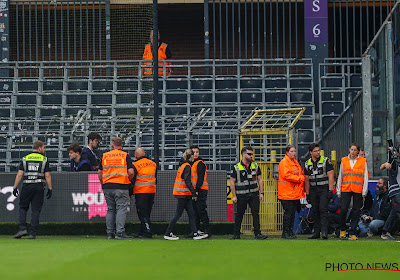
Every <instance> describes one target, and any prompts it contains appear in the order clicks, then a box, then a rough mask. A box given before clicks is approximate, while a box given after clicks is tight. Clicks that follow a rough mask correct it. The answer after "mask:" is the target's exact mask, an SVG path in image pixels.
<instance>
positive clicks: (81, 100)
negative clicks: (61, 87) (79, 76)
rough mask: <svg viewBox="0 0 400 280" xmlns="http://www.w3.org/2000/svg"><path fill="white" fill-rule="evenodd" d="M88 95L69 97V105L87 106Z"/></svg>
mask: <svg viewBox="0 0 400 280" xmlns="http://www.w3.org/2000/svg"><path fill="white" fill-rule="evenodd" d="M86 104H87V97H86V95H67V105H86Z"/></svg>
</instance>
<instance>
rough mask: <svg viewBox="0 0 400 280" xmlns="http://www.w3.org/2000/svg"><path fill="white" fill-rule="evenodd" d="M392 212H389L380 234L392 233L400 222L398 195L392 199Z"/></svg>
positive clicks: (399, 196) (399, 199)
mask: <svg viewBox="0 0 400 280" xmlns="http://www.w3.org/2000/svg"><path fill="white" fill-rule="evenodd" d="M391 203H392V210H391V211H390V214H389V217H388V218H387V220H386V222H385V225H384V226H383V229H382V232H383V233H386V232H390V233H393V232H394V231H396V230H397V228H398V222H399V221H400V194H397V195H395V196H394V197H392V202H391Z"/></svg>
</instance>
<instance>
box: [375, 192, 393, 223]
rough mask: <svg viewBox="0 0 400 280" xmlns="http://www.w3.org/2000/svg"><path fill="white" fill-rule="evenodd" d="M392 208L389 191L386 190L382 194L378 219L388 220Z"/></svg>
mask: <svg viewBox="0 0 400 280" xmlns="http://www.w3.org/2000/svg"><path fill="white" fill-rule="evenodd" d="M391 210H392V204H391V203H390V198H389V191H385V192H384V193H383V194H381V195H380V206H379V211H378V215H377V216H376V219H378V220H383V221H386V220H387V218H388V217H389V214H390V211H391ZM374 218H375V217H374Z"/></svg>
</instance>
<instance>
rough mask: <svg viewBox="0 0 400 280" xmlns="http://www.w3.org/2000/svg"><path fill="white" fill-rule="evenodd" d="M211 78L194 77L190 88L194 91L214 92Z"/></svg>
mask: <svg viewBox="0 0 400 280" xmlns="http://www.w3.org/2000/svg"><path fill="white" fill-rule="evenodd" d="M211 79H212V78H211V76H192V78H191V79H190V87H191V89H192V90H194V91H197V90H212V80H211Z"/></svg>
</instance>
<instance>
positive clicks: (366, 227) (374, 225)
mask: <svg viewBox="0 0 400 280" xmlns="http://www.w3.org/2000/svg"><path fill="white" fill-rule="evenodd" d="M384 225H385V221H383V220H373V221H372V222H370V223H369V224H366V223H363V222H359V223H358V227H359V228H360V232H364V233H369V232H370V233H372V234H377V233H378V232H379V230H381V229H382V228H383V226H384Z"/></svg>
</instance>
